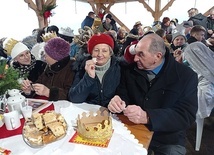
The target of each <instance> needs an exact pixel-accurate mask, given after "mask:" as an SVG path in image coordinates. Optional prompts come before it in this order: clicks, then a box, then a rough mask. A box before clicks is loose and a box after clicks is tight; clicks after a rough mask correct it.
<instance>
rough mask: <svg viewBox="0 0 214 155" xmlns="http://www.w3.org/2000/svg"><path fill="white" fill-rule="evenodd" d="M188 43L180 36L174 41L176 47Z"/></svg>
mask: <svg viewBox="0 0 214 155" xmlns="http://www.w3.org/2000/svg"><path fill="white" fill-rule="evenodd" d="M185 42H186V40H185V38H184V37H183V36H178V37H176V38H175V39H174V40H173V44H174V45H175V46H182V45H184V44H185Z"/></svg>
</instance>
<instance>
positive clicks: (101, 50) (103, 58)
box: [92, 44, 112, 66]
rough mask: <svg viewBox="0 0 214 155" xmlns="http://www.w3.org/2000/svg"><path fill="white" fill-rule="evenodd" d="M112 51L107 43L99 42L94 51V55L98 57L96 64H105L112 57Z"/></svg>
mask: <svg viewBox="0 0 214 155" xmlns="http://www.w3.org/2000/svg"><path fill="white" fill-rule="evenodd" d="M111 55H112V52H111V51H110V47H109V45H107V44H97V45H96V46H94V49H93V51H92V57H93V58H97V63H96V65H98V66H103V65H105V64H106V63H107V61H108V60H109V59H110V57H111Z"/></svg>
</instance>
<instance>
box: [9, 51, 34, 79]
mask: <svg viewBox="0 0 214 155" xmlns="http://www.w3.org/2000/svg"><path fill="white" fill-rule="evenodd" d="M35 64H36V58H35V57H34V55H32V54H31V62H30V65H23V64H20V63H18V62H15V61H14V62H13V63H12V67H13V68H15V69H17V70H18V71H19V77H26V76H28V75H29V73H30V71H31V70H32V69H33V68H34V66H35Z"/></svg>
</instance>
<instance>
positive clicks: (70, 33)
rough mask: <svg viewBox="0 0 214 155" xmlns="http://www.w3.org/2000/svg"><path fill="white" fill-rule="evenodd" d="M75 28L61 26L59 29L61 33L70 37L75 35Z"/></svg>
mask: <svg viewBox="0 0 214 155" xmlns="http://www.w3.org/2000/svg"><path fill="white" fill-rule="evenodd" d="M73 31H74V30H72V29H71V28H70V27H61V28H60V30H59V34H61V35H64V36H68V37H74V33H73Z"/></svg>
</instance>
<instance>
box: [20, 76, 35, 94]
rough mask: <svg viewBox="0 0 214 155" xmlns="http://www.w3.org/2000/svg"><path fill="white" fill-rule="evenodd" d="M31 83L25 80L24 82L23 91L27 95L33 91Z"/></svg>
mask: <svg viewBox="0 0 214 155" xmlns="http://www.w3.org/2000/svg"><path fill="white" fill-rule="evenodd" d="M31 83H32V82H31V81H30V80H28V79H27V80H23V81H22V88H21V89H22V90H23V92H24V93H25V94H31V91H33V88H32V86H31Z"/></svg>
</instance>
